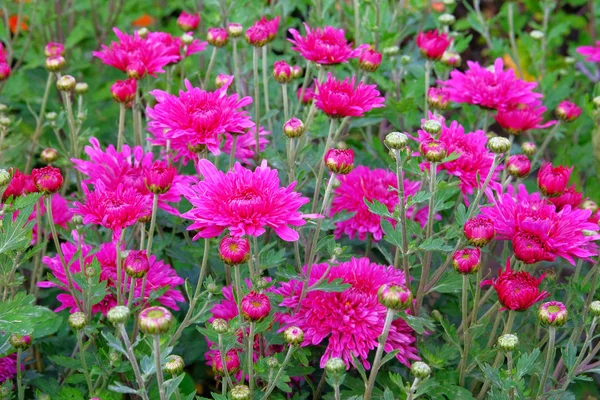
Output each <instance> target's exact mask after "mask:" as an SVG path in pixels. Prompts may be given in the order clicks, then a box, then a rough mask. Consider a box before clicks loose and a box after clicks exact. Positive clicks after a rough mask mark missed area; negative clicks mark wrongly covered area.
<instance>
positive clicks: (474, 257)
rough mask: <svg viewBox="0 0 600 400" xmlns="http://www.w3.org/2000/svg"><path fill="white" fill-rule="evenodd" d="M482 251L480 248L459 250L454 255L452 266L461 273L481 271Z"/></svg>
mask: <svg viewBox="0 0 600 400" xmlns="http://www.w3.org/2000/svg"><path fill="white" fill-rule="evenodd" d="M480 259H481V252H480V251H479V248H477V247H475V248H467V249H462V250H458V251H457V252H456V253H454V254H453V255H452V266H453V267H454V269H455V270H456V272H458V273H459V274H463V275H468V274H473V273H475V272H477V271H479V267H480V266H481V264H480Z"/></svg>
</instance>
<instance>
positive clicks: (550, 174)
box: [537, 163, 573, 197]
mask: <svg viewBox="0 0 600 400" xmlns="http://www.w3.org/2000/svg"><path fill="white" fill-rule="evenodd" d="M571 172H573V167H571V168H566V167H563V166H562V165H559V166H558V167H553V166H552V164H550V163H544V164H543V165H542V166H541V167H540V169H539V170H538V177H537V183H538V187H539V188H540V192H542V194H543V195H544V196H548V197H557V196H560V195H561V194H563V192H564V191H565V190H566V189H567V185H568V183H569V178H570V177H571Z"/></svg>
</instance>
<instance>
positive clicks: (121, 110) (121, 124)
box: [117, 103, 127, 151]
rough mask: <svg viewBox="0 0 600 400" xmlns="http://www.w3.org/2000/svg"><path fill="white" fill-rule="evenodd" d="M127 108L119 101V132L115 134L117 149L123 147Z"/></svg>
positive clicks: (119, 149)
mask: <svg viewBox="0 0 600 400" xmlns="http://www.w3.org/2000/svg"><path fill="white" fill-rule="evenodd" d="M126 113H127V109H126V108H125V104H124V103H119V133H118V135H117V151H121V150H122V149H123V131H124V130H125V114H126Z"/></svg>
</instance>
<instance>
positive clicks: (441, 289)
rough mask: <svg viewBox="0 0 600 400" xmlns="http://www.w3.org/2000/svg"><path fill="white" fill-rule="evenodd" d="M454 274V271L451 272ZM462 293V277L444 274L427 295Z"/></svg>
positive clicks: (455, 274)
mask: <svg viewBox="0 0 600 400" xmlns="http://www.w3.org/2000/svg"><path fill="white" fill-rule="evenodd" d="M452 272H454V271H452ZM461 291H462V276H461V275H459V274H457V273H452V274H444V275H443V276H442V279H440V280H439V282H438V283H437V284H436V285H435V286H434V287H432V288H431V289H430V290H429V291H428V292H427V293H433V292H436V293H458V292H461Z"/></svg>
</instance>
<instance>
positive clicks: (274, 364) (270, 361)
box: [265, 357, 280, 369]
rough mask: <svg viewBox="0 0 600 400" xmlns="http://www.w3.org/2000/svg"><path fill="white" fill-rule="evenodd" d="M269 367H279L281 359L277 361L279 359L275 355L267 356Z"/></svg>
mask: <svg viewBox="0 0 600 400" xmlns="http://www.w3.org/2000/svg"><path fill="white" fill-rule="evenodd" d="M265 362H266V364H267V367H269V368H270V369H275V368H279V365H280V364H279V361H277V359H276V358H275V357H267V359H266V360H265Z"/></svg>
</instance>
